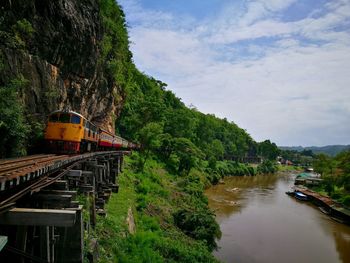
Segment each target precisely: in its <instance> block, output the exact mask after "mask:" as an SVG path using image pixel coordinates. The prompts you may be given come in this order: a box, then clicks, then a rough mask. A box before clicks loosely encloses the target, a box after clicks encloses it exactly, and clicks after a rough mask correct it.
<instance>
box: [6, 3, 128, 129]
mask: <svg viewBox="0 0 350 263" xmlns="http://www.w3.org/2000/svg"><path fill="white" fill-rule="evenodd" d="M0 17H1V20H0V32H1V35H0V48H1V53H2V60H3V64H4V66H3V69H2V73H1V74H0V85H5V84H6V83H7V82H8V81H9V80H10V79H13V78H16V77H18V76H23V77H24V79H26V80H27V81H26V83H27V84H26V85H25V88H23V89H21V90H20V91H19V94H20V98H21V100H22V101H23V103H24V105H25V109H26V112H27V114H30V115H32V116H37V118H38V119H40V120H41V121H42V120H43V119H44V118H45V116H46V115H47V114H48V113H49V112H51V111H53V110H56V109H63V108H70V109H72V110H74V111H77V112H80V113H81V114H83V115H84V116H86V117H88V118H89V119H91V120H92V121H93V122H95V123H96V124H98V125H101V126H102V127H104V128H106V129H108V130H110V131H113V130H114V120H115V117H117V116H118V115H119V113H120V109H121V107H122V103H123V99H124V94H123V90H122V89H121V88H120V87H119V86H118V83H115V82H114V80H113V77H112V76H111V75H110V73H108V72H107V71H106V70H105V65H104V61H103V58H102V57H101V49H100V43H101V41H102V38H103V26H102V22H101V18H100V15H99V5H98V0H80V1H77V0H52V1H41V0H31V1H28V0H15V1H13V0H4V1H1V3H0ZM18 21H20V22H21V21H25V22H26V23H27V22H28V23H27V24H29V31H30V32H29V33H28V32H27V33H26V32H22V31H23V30H28V28H27V29H26V28H24V29H23V26H22V27H20V26H21V25H20V26H18V23H19V22H18ZM18 27H19V28H18ZM21 30H22V31H21Z"/></svg>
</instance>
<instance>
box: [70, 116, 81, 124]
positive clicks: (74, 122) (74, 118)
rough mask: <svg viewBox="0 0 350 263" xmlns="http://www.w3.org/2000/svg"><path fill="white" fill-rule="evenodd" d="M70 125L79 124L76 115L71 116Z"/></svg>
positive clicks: (78, 118)
mask: <svg viewBox="0 0 350 263" xmlns="http://www.w3.org/2000/svg"><path fill="white" fill-rule="evenodd" d="M71 123H73V124H80V117H79V116H77V115H72V119H71Z"/></svg>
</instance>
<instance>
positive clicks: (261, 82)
mask: <svg viewBox="0 0 350 263" xmlns="http://www.w3.org/2000/svg"><path fill="white" fill-rule="evenodd" d="M122 2H124V1H122ZM125 2H127V3H129V5H130V6H131V7H126V15H127V20H128V19H132V21H133V26H132V27H131V29H130V35H131V40H132V42H134V45H132V50H133V53H134V59H135V62H136V64H137V65H138V67H139V68H140V69H141V70H142V71H145V72H146V73H147V74H150V75H153V76H154V77H155V78H158V79H161V80H162V81H164V82H167V83H168V84H169V88H170V89H172V90H173V91H175V93H176V94H177V95H178V96H179V97H181V98H182V99H183V101H184V102H185V103H186V104H190V103H193V104H194V105H195V106H197V107H198V108H199V110H202V111H204V112H207V113H215V114H216V115H217V116H220V117H227V118H228V119H230V120H232V121H234V122H236V123H237V124H239V125H241V126H242V127H243V128H245V129H247V131H248V132H249V133H251V134H252V136H253V137H254V138H255V139H256V140H263V139H266V138H270V139H272V140H273V141H275V142H277V143H278V144H283V145H286V144H294V145H299V144H304V145H311V144H313V145H322V144H332V143H350V142H349V140H350V137H349V134H350V122H349V117H350V103H348V101H349V100H350V89H349V83H350V74H349V73H348V69H349V68H350V34H349V31H348V30H345V29H342V27H344V26H345V25H347V24H348V23H349V20H350V3H349V2H348V1H332V3H329V4H327V5H326V6H325V7H324V8H323V9H322V12H321V11H320V10H318V11H317V12H318V16H317V17H316V18H315V17H314V14H310V16H309V17H306V18H304V19H301V20H299V21H294V22H283V21H282V20H277V19H276V18H275V16H274V15H273V14H274V13H276V12H281V11H282V10H284V9H286V8H287V7H289V6H290V5H291V4H293V3H295V2H296V1H295V0H289V1H286V0H285V1H282V0H274V1H268V0H265V1H251V2H249V3H250V4H248V5H246V8H245V9H240V10H236V11H235V9H234V8H228V7H227V6H226V7H225V10H224V11H223V12H222V13H220V15H219V16H218V17H217V19H216V20H215V21H208V20H206V21H194V20H192V19H188V20H186V19H182V18H178V17H176V16H175V15H173V14H167V13H164V12H158V11H152V10H145V9H142V8H141V7H140V6H139V5H138V4H137V2H134V1H125ZM235 7H236V8H237V6H235ZM130 10H132V12H133V13H131V11H130ZM234 11H235V12H236V13H237V16H234V14H233V13H232V12H234ZM156 14H158V16H157V15H156ZM129 15H130V16H131V17H132V18H130V16H129ZM262 37H267V38H275V40H274V41H272V40H271V42H268V43H264V44H263V46H260V45H259V44H258V43H259V42H255V41H254V40H255V39H258V38H262ZM243 40H244V41H248V42H247V45H246V46H245V47H244V48H245V49H246V52H248V55H247V56H243V54H240V53H238V52H242V51H241V50H240V49H239V48H238V47H236V46H235V44H237V43H239V41H243ZM250 54H259V55H261V54H263V56H259V57H256V56H254V57H250ZM223 58H225V59H223Z"/></svg>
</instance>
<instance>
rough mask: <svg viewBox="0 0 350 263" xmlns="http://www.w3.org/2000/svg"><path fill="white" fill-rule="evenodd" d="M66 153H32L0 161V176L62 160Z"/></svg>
mask: <svg viewBox="0 0 350 263" xmlns="http://www.w3.org/2000/svg"><path fill="white" fill-rule="evenodd" d="M67 157H68V155H59V156H57V155H54V154H48V155H38V156H37V155H34V156H26V157H23V158H18V159H13V160H7V161H2V162H1V161H0V176H11V174H13V173H20V172H22V171H23V170H31V169H35V168H36V167H38V166H40V165H42V164H45V163H49V162H53V161H55V160H62V159H65V158H67Z"/></svg>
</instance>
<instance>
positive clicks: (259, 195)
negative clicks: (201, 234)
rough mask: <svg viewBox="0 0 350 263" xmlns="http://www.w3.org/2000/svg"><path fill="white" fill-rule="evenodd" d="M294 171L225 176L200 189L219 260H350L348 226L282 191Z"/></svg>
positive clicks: (286, 186) (349, 229) (288, 187)
mask: <svg viewBox="0 0 350 263" xmlns="http://www.w3.org/2000/svg"><path fill="white" fill-rule="evenodd" d="M294 177H295V176H294V175H292V174H279V175H270V176H255V177H227V178H225V184H220V185H216V186H213V187H211V188H210V189H208V190H207V191H206V195H207V196H208V199H209V206H210V207H211V208H212V209H213V210H214V211H215V213H216V215H217V220H218V222H219V224H220V227H221V230H222V233H223V235H222V238H221V240H219V241H218V245H219V247H220V249H219V250H218V251H216V252H214V254H215V256H216V257H217V258H218V259H220V260H222V261H224V262H270V263H273V262H293V263H295V261H298V262H327V263H328V262H350V227H349V226H345V225H342V224H339V223H337V222H335V221H333V220H331V219H330V218H328V217H327V216H326V215H324V214H322V213H321V212H320V211H319V210H318V209H317V208H315V207H314V206H312V205H310V204H308V203H305V202H300V201H297V200H295V199H293V198H291V197H289V196H287V195H286V194H285V192H286V191H288V190H290V187H291V186H292V185H293V182H294Z"/></svg>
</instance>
